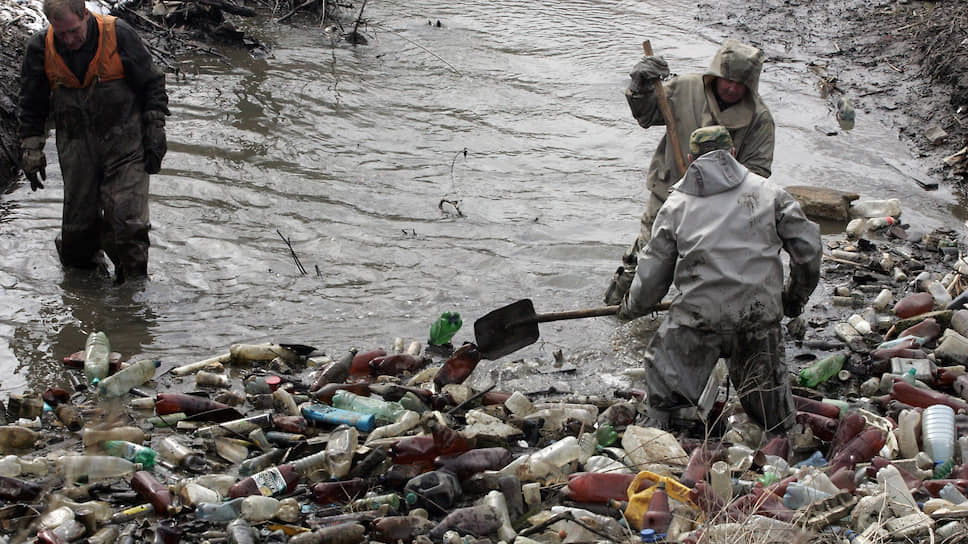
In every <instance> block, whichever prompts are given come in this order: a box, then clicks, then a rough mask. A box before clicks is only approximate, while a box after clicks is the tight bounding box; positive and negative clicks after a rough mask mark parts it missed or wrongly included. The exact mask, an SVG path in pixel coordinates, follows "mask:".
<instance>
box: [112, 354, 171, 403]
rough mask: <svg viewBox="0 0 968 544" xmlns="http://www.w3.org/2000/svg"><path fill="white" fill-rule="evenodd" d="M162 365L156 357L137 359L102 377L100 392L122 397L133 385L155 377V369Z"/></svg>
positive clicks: (135, 385)
mask: <svg viewBox="0 0 968 544" xmlns="http://www.w3.org/2000/svg"><path fill="white" fill-rule="evenodd" d="M160 365H161V361H158V360H154V359H141V360H140V361H135V362H134V363H131V364H130V365H128V366H127V367H125V368H122V369H121V370H119V371H117V372H115V373H114V374H112V375H111V376H107V377H105V378H101V381H100V383H99V384H98V386H97V390H98V393H99V394H100V395H101V396H104V397H120V396H121V395H124V394H126V393H127V392H128V391H130V390H131V388H132V387H137V386H139V385H141V384H143V383H145V382H146V381H148V380H150V379H151V378H153V377H154V375H155V369H156V368H158V367H159V366H160Z"/></svg>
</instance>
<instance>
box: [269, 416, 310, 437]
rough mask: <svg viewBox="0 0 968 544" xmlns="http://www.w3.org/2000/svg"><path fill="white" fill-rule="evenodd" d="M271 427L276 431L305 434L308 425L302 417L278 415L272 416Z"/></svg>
mask: <svg viewBox="0 0 968 544" xmlns="http://www.w3.org/2000/svg"><path fill="white" fill-rule="evenodd" d="M272 426H273V427H274V428H275V429H276V430H277V431H282V432H286V433H294V434H305V433H306V427H307V426H308V423H307V422H306V418H304V417H303V416H281V415H279V414H275V415H273V416H272Z"/></svg>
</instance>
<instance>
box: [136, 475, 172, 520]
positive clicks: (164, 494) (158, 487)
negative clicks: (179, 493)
mask: <svg viewBox="0 0 968 544" xmlns="http://www.w3.org/2000/svg"><path fill="white" fill-rule="evenodd" d="M131 489H132V490H134V492H135V493H137V494H138V495H140V496H141V498H143V499H145V500H146V501H148V502H150V503H151V505H152V506H154V507H155V512H156V513H157V514H158V515H159V516H170V515H171V514H173V513H174V510H175V508H174V506H173V502H172V497H171V490H170V489H168V486H167V485H165V484H163V483H161V482H159V481H158V480H156V479H155V477H154V476H153V475H152V474H151V473H150V472H147V471H144V470H139V471H138V472H135V473H134V475H133V476H132V477H131Z"/></svg>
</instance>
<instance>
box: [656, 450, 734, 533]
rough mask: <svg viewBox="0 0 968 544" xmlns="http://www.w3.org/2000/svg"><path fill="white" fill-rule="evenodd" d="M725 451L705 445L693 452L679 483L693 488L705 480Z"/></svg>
mask: <svg viewBox="0 0 968 544" xmlns="http://www.w3.org/2000/svg"><path fill="white" fill-rule="evenodd" d="M724 451H725V450H723V448H722V447H721V446H719V447H717V446H706V445H705V444H703V445H701V446H699V447H697V448H696V449H694V450H692V454H691V455H690V456H689V463H687V464H686V469H685V470H684V471H682V477H681V478H679V481H680V482H682V484H683V485H685V486H686V487H692V486H694V485H696V482H698V481H699V480H705V479H706V473H707V472H709V467H710V466H712V464H713V460H714V459H716V458H719V457H721V456H722V455H723V453H724ZM656 532H660V531H656Z"/></svg>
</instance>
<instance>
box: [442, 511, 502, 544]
mask: <svg viewBox="0 0 968 544" xmlns="http://www.w3.org/2000/svg"><path fill="white" fill-rule="evenodd" d="M500 526H501V520H500V519H498V517H497V512H495V511H494V508H492V507H491V506H489V505H486V504H481V505H477V506H468V507H465V508H457V509H456V510H454V511H453V512H451V513H450V514H447V515H446V516H445V517H444V519H442V520H440V522H439V523H438V524H437V526H436V527H434V528H433V529H431V530H430V532H429V533H427V536H429V537H430V539H431V540H433V541H434V542H440V541H441V540H442V539H443V536H444V533H446V532H447V531H450V530H455V531H458V532H461V533H471V534H475V535H487V534H490V533H492V532H494V531H497V529H498V528H499V527H500Z"/></svg>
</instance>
